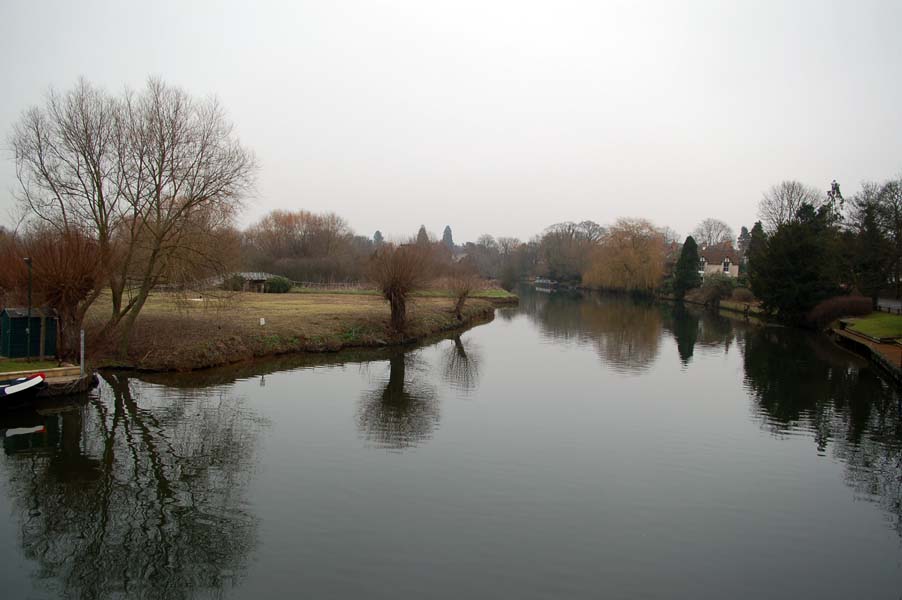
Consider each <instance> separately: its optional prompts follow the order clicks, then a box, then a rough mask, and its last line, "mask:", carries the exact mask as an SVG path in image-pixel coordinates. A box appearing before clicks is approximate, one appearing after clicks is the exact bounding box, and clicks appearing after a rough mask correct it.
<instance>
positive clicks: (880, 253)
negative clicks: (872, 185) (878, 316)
mask: <svg viewBox="0 0 902 600" xmlns="http://www.w3.org/2000/svg"><path fill="white" fill-rule="evenodd" d="M855 246H856V248H855V250H856V252H855V255H856V260H855V263H856V264H855V271H856V272H857V274H858V280H859V283H860V285H861V292H862V293H863V294H865V295H867V296H870V298H871V301H872V302H873V304H874V308H877V295H878V294H879V293H880V290H881V288H883V286H884V285H886V281H887V271H888V270H889V256H890V253H889V242H888V240H887V239H886V238H885V237H884V235H883V232H882V231H881V229H880V223H879V221H878V219H877V205H876V204H874V203H871V202H869V203H867V204H865V205H864V206H863V207H862V208H861V224H860V226H859V232H858V235H857V239H856V244H855Z"/></svg>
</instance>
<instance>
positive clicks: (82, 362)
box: [79, 329, 85, 377]
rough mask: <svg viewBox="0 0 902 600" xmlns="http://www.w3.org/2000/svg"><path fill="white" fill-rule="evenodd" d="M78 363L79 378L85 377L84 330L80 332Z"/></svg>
mask: <svg viewBox="0 0 902 600" xmlns="http://www.w3.org/2000/svg"><path fill="white" fill-rule="evenodd" d="M79 363H80V366H81V376H82V377H84V376H85V330H84V329H82V330H81V344H80V348H79Z"/></svg>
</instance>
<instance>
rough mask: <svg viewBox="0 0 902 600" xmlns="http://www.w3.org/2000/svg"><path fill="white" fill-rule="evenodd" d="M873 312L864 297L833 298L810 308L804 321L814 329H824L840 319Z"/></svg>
mask: <svg viewBox="0 0 902 600" xmlns="http://www.w3.org/2000/svg"><path fill="white" fill-rule="evenodd" d="M873 310H874V305H873V303H872V302H871V299H870V298H867V297H865V296H834V297H833V298H827V299H826V300H824V301H823V302H820V303H819V304H817V305H816V306H815V307H814V308H812V309H811V310H810V311H809V312H808V315H807V316H806V321H807V322H808V323H809V324H810V325H813V326H815V327H818V328H820V327H826V326H827V325H828V324H830V323H831V322H833V321H835V320H836V319H839V318H840V317H860V316H864V315H869V314H871V312H872V311H873Z"/></svg>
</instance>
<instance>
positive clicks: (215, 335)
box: [89, 293, 493, 371]
mask: <svg viewBox="0 0 902 600" xmlns="http://www.w3.org/2000/svg"><path fill="white" fill-rule="evenodd" d="M109 309H110V306H109V298H108V297H104V298H102V299H101V300H100V301H98V302H97V303H96V304H95V305H94V306H93V307H92V308H91V314H90V315H89V320H90V322H91V323H92V324H99V323H102V322H103V319H104V317H106V315H107V314H108V311H109ZM492 313H493V308H492V304H491V303H490V302H487V301H485V300H471V302H469V303H468V304H467V306H466V308H465V309H464V315H463V316H464V318H463V323H464V324H467V323H471V322H474V321H476V320H479V319H486V318H490V317H491V315H492ZM261 317H262V318H264V319H265V325H262V326H261V325H260V318H261ZM460 325H461V322H459V321H458V319H457V318H456V317H455V314H454V301H453V300H452V299H450V298H416V299H412V300H410V301H409V305H408V320H407V323H406V325H405V330H404V332H403V334H402V333H397V332H396V331H395V330H394V329H392V327H391V325H390V311H389V307H388V304H387V303H386V302H385V300H383V299H382V298H381V297H378V296H369V295H349V294H253V293H240V294H236V295H235V296H233V297H232V299H231V300H230V301H229V302H227V303H217V304H216V305H214V306H206V307H205V303H204V302H201V301H196V302H192V301H191V300H189V301H187V302H186V301H185V300H184V299H183V298H180V297H178V296H176V295H174V294H155V295H153V296H151V297H150V299H149V300H148V302H147V304H146V305H145V307H144V310H143V311H142V312H141V315H140V316H139V317H138V320H137V322H136V324H135V330H134V337H133V338H132V343H131V345H130V349H129V352H128V355H127V356H126V357H124V358H122V359H120V358H115V356H114V353H113V352H112V351H111V350H110V349H107V348H104V347H103V346H102V345H99V341H98V340H97V339H96V337H93V338H92V343H93V347H94V353H93V356H92V358H93V362H95V363H98V364H99V365H105V366H122V367H133V368H139V369H147V370H175V371H185V370H191V369H198V368H204V367H211V366H216V365H222V364H227V363H232V362H238V361H242V360H247V359H251V358H255V357H261V356H271V355H277V354H284V353H288V352H324V351H325V352H331V351H337V350H340V349H342V348H349V347H378V346H384V345H388V344H397V343H406V342H411V341H415V340H417V339H420V338H422V337H425V336H428V335H431V334H434V333H438V332H440V331H444V330H447V329H452V328H454V327H459V326H460Z"/></svg>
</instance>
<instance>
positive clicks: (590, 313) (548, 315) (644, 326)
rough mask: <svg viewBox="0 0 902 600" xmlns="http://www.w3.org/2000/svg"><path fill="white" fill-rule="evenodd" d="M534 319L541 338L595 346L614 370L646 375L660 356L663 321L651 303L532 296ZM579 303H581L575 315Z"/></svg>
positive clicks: (603, 297) (562, 295)
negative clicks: (645, 372) (576, 300)
mask: <svg viewBox="0 0 902 600" xmlns="http://www.w3.org/2000/svg"><path fill="white" fill-rule="evenodd" d="M531 296H532V297H533V299H534V301H535V302H534V304H532V305H530V304H527V310H530V309H529V307H530V306H532V312H530V313H529V314H530V315H531V317H532V318H533V320H535V321H536V322H537V323H538V324H539V325H540V327H541V328H542V332H543V333H544V334H545V335H546V336H548V337H550V338H551V339H554V340H558V341H561V340H563V341H576V342H577V343H579V344H591V345H592V346H594V348H595V351H596V353H597V354H598V357H599V358H600V359H601V360H602V362H604V363H606V364H608V365H609V366H610V367H611V368H612V369H614V370H615V371H618V372H622V373H633V374H638V373H641V372H643V371H645V370H647V369H648V368H649V367H650V366H651V364H652V363H653V362H654V360H655V358H656V357H657V356H658V352H659V351H660V343H661V334H662V320H661V314H660V311H658V310H657V309H656V308H655V307H654V306H653V305H652V304H651V303H649V302H644V301H638V300H635V299H631V298H629V297H625V296H611V295H604V294H595V293H592V294H583V295H582V296H581V297H580V296H579V295H574V294H566V293H560V294H559V293H554V294H550V295H539V294H532V295H531ZM574 298H578V299H580V302H579V304H578V308H579V309H578V310H574Z"/></svg>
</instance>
